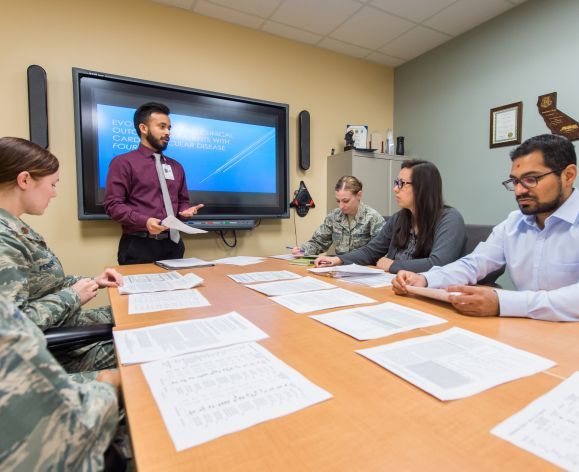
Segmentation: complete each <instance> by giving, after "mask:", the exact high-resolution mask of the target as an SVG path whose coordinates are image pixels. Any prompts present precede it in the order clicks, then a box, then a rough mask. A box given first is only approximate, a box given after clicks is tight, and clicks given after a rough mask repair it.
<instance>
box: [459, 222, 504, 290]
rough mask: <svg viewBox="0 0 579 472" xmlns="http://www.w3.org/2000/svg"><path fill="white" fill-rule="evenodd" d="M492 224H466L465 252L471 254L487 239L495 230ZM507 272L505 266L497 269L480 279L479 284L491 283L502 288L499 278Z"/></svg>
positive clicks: (492, 285) (490, 284)
mask: <svg viewBox="0 0 579 472" xmlns="http://www.w3.org/2000/svg"><path fill="white" fill-rule="evenodd" d="M493 227H494V226H491V225H465V228H466V249H465V251H466V252H465V254H470V253H471V252H472V251H474V248H475V247H477V245H478V243H480V242H481V241H486V239H487V238H488V237H489V235H490V234H491V232H492V230H493ZM504 272H505V266H503V267H501V268H500V269H497V270H495V271H493V272H491V273H490V274H487V275H486V276H485V277H484V278H482V279H481V280H479V281H478V285H489V286H491V287H496V288H501V286H500V285H498V284H497V283H496V281H497V279H498V278H499V277H500V276H501V275H503V274H504Z"/></svg>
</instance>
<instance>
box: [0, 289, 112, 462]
mask: <svg viewBox="0 0 579 472" xmlns="http://www.w3.org/2000/svg"><path fill="white" fill-rule="evenodd" d="M71 377H72V376H69V375H67V374H66V372H65V371H64V369H63V368H62V367H61V366H60V365H59V363H58V362H56V360H55V359H54V357H52V355H51V354H50V353H49V352H48V350H47V349H46V341H45V340H44V336H43V334H42V332H41V331H40V330H39V329H38V328H37V327H36V326H35V325H34V323H32V322H31V321H30V320H29V319H27V318H26V316H24V315H23V314H22V313H21V312H20V310H18V309H17V308H15V307H14V306H13V305H12V304H11V303H8V302H6V301H4V300H2V299H0V425H2V426H1V428H2V432H1V434H0V470H3V471H13V470H22V471H35V470H75V471H76V470H102V469H103V466H104V463H103V455H104V453H105V451H106V450H107V448H108V446H109V444H110V443H111V440H112V439H113V435H114V433H115V431H116V429H117V424H118V400H117V393H116V391H115V388H114V387H113V386H112V385H111V384H108V383H104V382H96V381H92V382H85V383H77V382H75V381H74V380H73V379H72V378H71Z"/></svg>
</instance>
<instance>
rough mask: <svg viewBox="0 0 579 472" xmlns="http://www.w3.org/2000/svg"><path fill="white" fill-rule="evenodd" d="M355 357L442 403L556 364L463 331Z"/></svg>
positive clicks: (450, 332) (400, 343)
mask: <svg viewBox="0 0 579 472" xmlns="http://www.w3.org/2000/svg"><path fill="white" fill-rule="evenodd" d="M356 352H358V353H359V354H361V355H363V356H365V357H367V358H368V359H370V360H372V361H374V362H376V364H378V365H380V366H382V367H384V368H385V369H388V370H390V371H391V372H393V373H394V374H396V375H398V376H399V377H402V378H403V379H404V380H406V381H408V382H410V383H412V384H414V385H416V386H417V387H419V388H421V389H422V390H424V391H426V392H428V393H430V394H431V395H434V396H435V397H436V398H438V399H440V400H456V399H457V398H464V397H468V396H470V395H474V394H476V393H479V392H482V391H484V390H488V389H489V388H492V387H495V386H497V385H500V384H502V383H506V382H509V381H511V380H515V379H519V378H521V377H526V376H529V375H533V374H536V373H537V372H541V371H542V370H546V369H549V368H550V367H553V366H554V365H555V363H554V362H553V361H551V360H549V359H545V358H544V357H540V356H537V355H535V354H531V353H530V352H526V351H522V350H520V349H515V348H513V347H511V346H508V345H507V344H503V343H500V342H498V341H495V340H493V339H490V338H487V337H485V336H481V335H479V334H475V333H472V332H470V331H467V330H464V329H461V328H451V329H448V330H446V331H444V332H442V333H438V334H432V335H430V336H423V337H420V338H412V339H406V340H404V341H398V342H395V343H392V344H386V345H383V346H377V347H373V348H369V349H362V350H360V351H356Z"/></svg>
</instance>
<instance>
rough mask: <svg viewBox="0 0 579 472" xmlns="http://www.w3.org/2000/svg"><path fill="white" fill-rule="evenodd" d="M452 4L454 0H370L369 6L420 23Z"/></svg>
mask: <svg viewBox="0 0 579 472" xmlns="http://www.w3.org/2000/svg"><path fill="white" fill-rule="evenodd" d="M454 2H456V0H428V1H424V0H372V2H371V5H373V6H375V7H377V8H380V9H382V10H384V11H387V12H389V13H393V14H395V15H398V16H401V17H403V18H407V19H409V20H412V21H417V22H419V23H420V22H422V21H424V20H426V19H427V18H430V17H431V16H432V15H434V14H435V13H438V12H439V11H440V10H442V9H444V8H446V7H447V6H449V5H450V4H451V3H454Z"/></svg>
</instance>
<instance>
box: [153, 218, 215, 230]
mask: <svg viewBox="0 0 579 472" xmlns="http://www.w3.org/2000/svg"><path fill="white" fill-rule="evenodd" d="M161 225H162V226H165V227H166V228H171V229H176V230H178V231H181V232H182V233H187V234H201V233H207V231H205V230H204V229H199V228H193V226H189V225H188V224H186V223H183V222H182V221H181V220H180V219H179V218H176V217H175V216H173V215H170V216H168V217H167V218H165V219H164V220H163V221H161Z"/></svg>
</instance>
